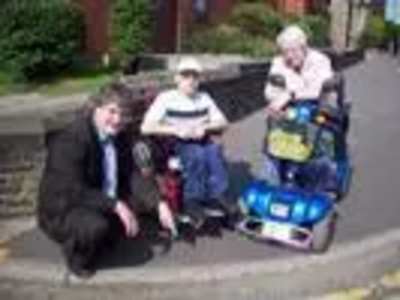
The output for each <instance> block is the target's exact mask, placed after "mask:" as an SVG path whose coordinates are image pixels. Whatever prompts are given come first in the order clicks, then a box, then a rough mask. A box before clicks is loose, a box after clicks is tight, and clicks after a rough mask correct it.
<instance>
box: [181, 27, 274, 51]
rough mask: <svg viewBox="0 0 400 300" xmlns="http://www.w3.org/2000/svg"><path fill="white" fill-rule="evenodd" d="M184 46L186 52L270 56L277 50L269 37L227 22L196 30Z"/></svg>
mask: <svg viewBox="0 0 400 300" xmlns="http://www.w3.org/2000/svg"><path fill="white" fill-rule="evenodd" d="M183 48H184V50H185V51H186V52H194V53H216V54H223V53H228V54H243V55H248V56H269V55H271V54H272V53H273V52H274V51H275V48H274V45H273V44H272V43H270V42H269V41H268V40H267V39H265V38H263V37H261V36H258V37H254V36H251V35H249V34H248V33H245V32H243V31H242V30H240V29H239V28H237V27H233V26H229V25H226V24H223V25H220V26H218V27H217V28H209V29H205V30H202V31H198V32H196V33H195V34H193V35H191V36H190V37H188V38H187V39H186V40H185V41H184V44H183Z"/></svg>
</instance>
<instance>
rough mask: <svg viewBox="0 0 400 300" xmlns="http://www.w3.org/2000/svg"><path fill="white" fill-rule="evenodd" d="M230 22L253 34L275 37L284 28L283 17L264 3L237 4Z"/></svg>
mask: <svg viewBox="0 0 400 300" xmlns="http://www.w3.org/2000/svg"><path fill="white" fill-rule="evenodd" d="M228 24H230V25H233V26H235V27H238V28H240V29H241V30H242V31H243V32H245V33H248V34H250V35H253V36H263V37H264V38H274V37H275V36H276V34H277V33H278V32H279V31H280V30H281V28H282V18H281V16H280V15H279V14H278V13H277V12H276V11H274V10H273V9H272V8H270V7H269V6H267V5H265V2H264V3H241V4H238V5H237V6H235V8H234V9H233V11H232V14H231V16H230V17H229V20H228Z"/></svg>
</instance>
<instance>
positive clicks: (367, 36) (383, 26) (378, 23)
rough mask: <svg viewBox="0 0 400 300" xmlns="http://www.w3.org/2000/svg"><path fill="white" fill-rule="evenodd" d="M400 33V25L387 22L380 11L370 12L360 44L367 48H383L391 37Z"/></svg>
mask: <svg viewBox="0 0 400 300" xmlns="http://www.w3.org/2000/svg"><path fill="white" fill-rule="evenodd" d="M399 33H400V26H399V25H396V24H393V23H390V22H389V23H388V22H386V21H385V18H384V16H383V15H382V14H380V13H370V14H369V15H368V18H367V23H366V26H365V28H364V31H363V33H362V35H361V37H360V41H359V44H360V46H363V47H365V48H381V47H384V46H385V44H386V42H387V41H388V40H389V39H390V38H391V37H393V36H397V35H398V34H399Z"/></svg>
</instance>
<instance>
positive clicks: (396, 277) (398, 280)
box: [380, 271, 400, 288]
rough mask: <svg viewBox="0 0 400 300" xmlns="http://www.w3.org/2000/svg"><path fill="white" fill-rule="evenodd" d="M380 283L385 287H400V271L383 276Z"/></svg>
mask: <svg viewBox="0 0 400 300" xmlns="http://www.w3.org/2000/svg"><path fill="white" fill-rule="evenodd" d="M380 284H381V285H382V286H383V287H385V288H398V287H400V271H395V272H392V273H389V274H387V275H385V276H384V277H382V279H381V280H380Z"/></svg>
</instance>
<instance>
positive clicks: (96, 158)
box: [38, 85, 170, 277]
mask: <svg viewBox="0 0 400 300" xmlns="http://www.w3.org/2000/svg"><path fill="white" fill-rule="evenodd" d="M124 93H126V90H124V89H123V87H122V86H117V85H113V86H110V87H108V88H106V89H105V90H104V91H102V92H101V93H99V94H98V95H96V96H94V97H92V98H91V99H89V101H88V105H87V109H86V110H85V112H84V113H82V114H81V115H79V116H78V117H76V118H75V119H74V120H73V122H72V123H71V124H69V125H68V126H67V127H66V128H64V129H62V130H60V131H59V132H57V133H55V134H52V135H49V138H48V139H47V158H46V164H45V169H44V172H43V177H42V180H41V183H40V188H39V201H38V222H39V226H40V228H41V229H42V230H43V231H44V232H45V233H46V234H47V235H48V236H49V237H50V238H51V239H52V240H54V241H56V242H57V243H59V244H60V245H61V247H62V250H63V254H64V256H65V259H66V263H67V266H68V268H69V269H70V271H71V272H73V273H74V274H75V275H77V276H80V277H89V276H91V275H93V274H94V272H95V270H96V266H97V263H98V259H99V255H100V254H103V253H102V251H104V249H107V248H108V247H109V246H110V245H112V244H113V243H115V242H116V241H117V240H118V239H119V238H120V237H121V236H122V237H125V238H134V237H136V236H137V235H138V233H139V230H140V229H139V225H138V220H137V213H138V212H137V211H136V208H135V207H136V206H137V203H135V202H134V200H135V199H132V191H131V182H130V180H131V178H132V177H131V175H132V171H133V159H132V151H131V149H132V147H131V144H132V143H131V142H132V135H131V134H130V132H129V131H128V130H125V127H127V126H125V125H126V124H127V122H126V121H127V120H128V118H127V117H128V116H129V114H128V113H127V112H128V111H129V110H128V106H127V100H126V98H127V97H126V95H124ZM156 200H157V199H154V201H156ZM153 204H155V203H153ZM155 205H156V206H153V207H152V208H154V207H157V205H158V211H159V217H160V220H161V223H163V225H165V227H168V224H169V223H168V222H169V221H170V220H169V219H168V218H169V215H168V211H166V210H165V206H163V205H161V204H160V203H157V204H155ZM139 206H141V207H142V205H139Z"/></svg>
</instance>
